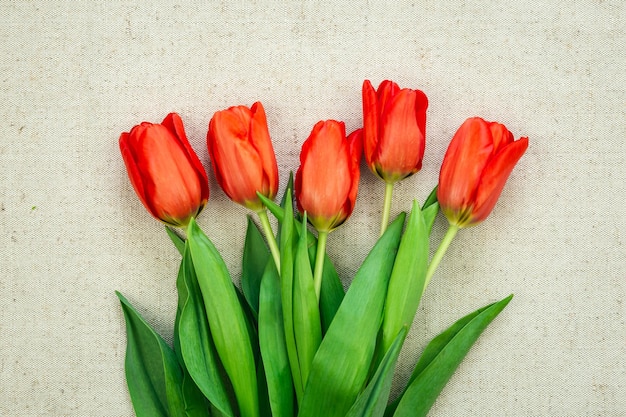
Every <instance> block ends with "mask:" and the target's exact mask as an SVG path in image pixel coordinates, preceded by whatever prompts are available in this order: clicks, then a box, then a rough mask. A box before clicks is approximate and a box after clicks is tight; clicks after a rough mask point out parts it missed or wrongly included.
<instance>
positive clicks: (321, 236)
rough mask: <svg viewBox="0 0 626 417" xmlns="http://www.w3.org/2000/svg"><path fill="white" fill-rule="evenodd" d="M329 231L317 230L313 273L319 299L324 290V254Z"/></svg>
mask: <svg viewBox="0 0 626 417" xmlns="http://www.w3.org/2000/svg"><path fill="white" fill-rule="evenodd" d="M327 239H328V232H322V231H318V232H317V251H316V253H315V271H314V273H313V285H314V286H315V295H316V296H317V301H319V299H320V292H321V290H322V272H323V271H324V256H325V255H326V240H327Z"/></svg>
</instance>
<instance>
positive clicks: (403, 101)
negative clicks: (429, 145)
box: [363, 80, 428, 183]
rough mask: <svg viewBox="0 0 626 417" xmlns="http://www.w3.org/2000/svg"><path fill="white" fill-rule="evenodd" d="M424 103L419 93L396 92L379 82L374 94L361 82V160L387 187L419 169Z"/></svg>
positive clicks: (395, 88)
mask: <svg viewBox="0 0 626 417" xmlns="http://www.w3.org/2000/svg"><path fill="white" fill-rule="evenodd" d="M427 107H428V99H427V98H426V95H425V94H424V93H423V92H422V91H420V90H411V89H408V88H403V89H400V87H398V85H397V84H396V83H394V82H392V81H383V82H382V83H381V84H380V86H379V87H378V91H376V90H374V87H372V84H371V83H370V81H369V80H365V81H364V82H363V126H364V127H363V131H364V133H363V134H364V148H365V160H366V161H367V165H368V166H369V168H370V170H372V172H373V173H374V174H376V175H378V176H379V177H380V178H382V179H383V180H385V181H386V182H388V183H393V182H396V181H398V180H401V179H403V178H406V177H408V176H410V175H413V174H415V173H416V172H417V171H419V170H420V169H421V168H422V158H423V157H424V148H425V134H426V108H427Z"/></svg>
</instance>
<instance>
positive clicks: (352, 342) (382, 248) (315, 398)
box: [299, 214, 405, 417]
mask: <svg viewBox="0 0 626 417" xmlns="http://www.w3.org/2000/svg"><path fill="white" fill-rule="evenodd" d="M404 217H405V216H404V214H401V215H400V216H399V217H398V218H397V219H396V220H395V221H394V222H393V223H391V225H390V226H389V227H388V228H387V231H386V232H385V234H384V235H383V236H382V237H381V238H380V239H379V240H378V242H377V243H376V245H375V246H374V248H373V249H372V250H371V251H370V253H369V255H368V256H367V257H366V258H365V261H364V262H363V264H362V265H361V267H360V268H359V270H358V271H357V273H356V276H355V277H354V280H353V281H352V284H351V285H350V288H349V290H348V292H347V293H346V296H345V298H344V300H343V302H342V303H341V306H340V307H339V310H338V311H337V314H336V315H335V318H334V320H333V322H332V323H331V325H330V328H329V329H328V332H327V333H326V336H325V337H324V339H323V340H322V343H321V345H320V347H319V349H318V351H317V354H316V355H315V358H314V359H313V366H312V368H311V373H310V374H309V380H308V383H307V386H306V389H305V392H304V398H303V401H302V402H301V408H300V413H299V416H300V417H309V416H315V417H317V416H325V417H333V416H338V417H339V416H341V417H343V416H344V415H345V414H346V413H347V412H348V410H349V409H350V408H351V407H352V404H353V403H354V401H355V400H356V398H357V395H358V394H359V392H360V391H361V390H362V388H363V386H364V385H365V382H366V378H367V375H368V372H369V367H370V363H371V360H372V357H373V355H374V348H375V345H376V338H377V334H378V330H379V328H380V322H381V320H382V311H383V304H384V301H385V296H386V292H387V283H388V281H389V276H390V274H391V269H392V267H393V262H394V259H395V253H396V251H397V249H398V244H399V242H400V236H401V233H402V225H403V223H404Z"/></svg>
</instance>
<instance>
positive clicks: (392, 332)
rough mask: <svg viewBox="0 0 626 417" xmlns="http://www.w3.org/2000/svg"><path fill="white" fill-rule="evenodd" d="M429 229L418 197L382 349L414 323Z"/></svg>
mask: <svg viewBox="0 0 626 417" xmlns="http://www.w3.org/2000/svg"><path fill="white" fill-rule="evenodd" d="M428 253H429V250H428V230H427V228H426V224H425V222H424V216H423V215H422V211H421V210H420V208H419V205H418V204H417V202H416V201H413V208H412V210H411V215H410V216H409V220H408V222H407V226H406V230H405V231H404V235H403V236H402V240H401V242H400V247H399V248H398V254H397V255H396V260H395V263H394V265H393V271H392V273H391V278H390V279H389V287H388V290H387V300H386V302H385V310H384V316H383V325H382V351H381V355H382V353H383V352H386V351H387V350H388V349H389V347H390V346H391V344H392V343H393V341H394V339H395V338H396V336H397V335H398V332H399V331H400V329H402V327H405V326H406V327H410V326H411V324H412V323H413V318H414V317H415V312H416V311H417V307H418V305H419V302H420V298H421V296H422V293H423V290H424V279H425V277H426V268H427V267H428Z"/></svg>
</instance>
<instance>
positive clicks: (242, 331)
mask: <svg viewBox="0 0 626 417" xmlns="http://www.w3.org/2000/svg"><path fill="white" fill-rule="evenodd" d="M187 241H188V242H189V249H190V252H191V259H192V262H193V266H194V269H195V271H196V276H197V279H198V284H199V286H200V291H201V292H202V297H203V299H204V307H205V309H206V314H207V319H208V322H209V326H210V328H211V335H212V337H213V342H214V343H215V348H216V350H217V352H218V355H219V358H220V360H221V362H222V364H223V366H224V369H225V370H226V373H227V374H228V377H229V378H230V381H231V384H232V386H233V391H234V392H235V397H236V398H237V404H238V405H239V411H240V412H241V415H243V416H246V417H248V416H249V417H257V416H258V415H259V404H258V391H257V379H256V366H255V362H254V353H253V347H252V342H251V335H250V334H249V331H248V324H247V322H246V317H245V313H244V310H243V308H242V305H241V304H240V302H239V299H238V297H237V292H236V291H235V288H234V286H233V283H232V280H231V278H230V274H229V273H228V269H227V268H226V264H225V263H224V260H223V259H222V257H221V256H220V254H219V252H218V251H217V249H216V248H215V246H213V243H212V242H211V241H210V240H209V238H208V237H207V236H206V235H205V234H204V233H203V232H202V230H200V228H199V227H198V225H197V224H196V222H195V220H194V219H191V221H190V222H189V226H188V227H187Z"/></svg>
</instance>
